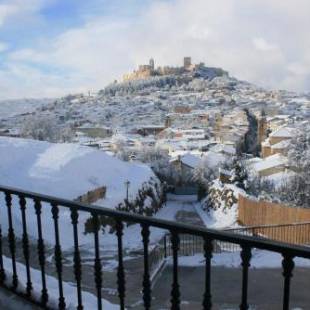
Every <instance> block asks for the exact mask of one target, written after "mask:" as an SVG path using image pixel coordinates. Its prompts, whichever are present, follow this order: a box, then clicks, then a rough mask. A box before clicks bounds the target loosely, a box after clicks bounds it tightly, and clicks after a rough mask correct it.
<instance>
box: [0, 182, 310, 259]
mask: <svg viewBox="0 0 310 310" xmlns="http://www.w3.org/2000/svg"><path fill="white" fill-rule="evenodd" d="M0 191H1V192H7V193H9V194H13V195H17V196H24V198H27V199H33V200H40V201H42V202H46V203H50V204H57V205H58V206H61V207H66V208H75V209H77V210H79V211H85V212H89V213H96V214H97V215H103V216H109V217H113V218H117V219H119V220H123V221H125V222H135V223H139V224H144V225H148V226H153V227H158V228H161V229H166V230H170V231H173V232H176V233H185V234H186V233H188V234H192V235H197V236H201V237H204V238H208V239H211V240H219V241H226V242H230V243H235V244H239V245H240V246H244V247H253V248H257V249H261V250H267V251H273V252H277V253H286V255H289V256H292V257H295V256H297V257H303V258H310V247H306V246H300V245H291V244H287V243H284V242H279V241H272V240H266V239H261V238H259V237H253V236H245V235H240V234H234V233H231V232H226V231H219V230H215V229H209V228H203V227H196V226H194V225H190V224H183V223H178V222H173V221H168V220H164V219H157V218H154V217H147V216H142V215H138V214H132V213H128V212H124V211H118V210H114V209H109V208H106V207H102V206H97V205H87V204H83V203H79V202H74V201H71V200H68V199H63V198H58V197H53V196H49V195H44V194H39V193H34V192H31V191H25V190H22V189H17V188H13V187H6V186H0Z"/></svg>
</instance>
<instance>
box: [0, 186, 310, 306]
mask: <svg viewBox="0 0 310 310" xmlns="http://www.w3.org/2000/svg"><path fill="white" fill-rule="evenodd" d="M1 192H2V193H3V194H4V195H5V205H4V206H3V205H1V206H0V207H1V208H0V209H1V211H0V216H1V218H2V220H6V221H7V224H8V232H7V236H8V239H7V240H8V243H9V250H10V257H11V261H12V265H11V268H10V270H7V269H5V268H4V263H3V255H2V254H3V252H2V247H3V241H4V239H3V238H2V231H1V230H0V286H1V287H5V288H7V289H9V290H11V291H12V292H13V293H14V294H18V295H20V296H22V297H24V298H26V299H27V300H28V301H31V302H33V303H36V304H38V305H40V306H41V307H42V308H48V300H49V291H48V288H47V283H46V276H47V275H46V250H45V249H46V247H45V241H44V238H43V230H42V218H41V217H42V204H43V203H44V208H48V209H49V210H50V216H51V218H52V221H53V224H54V225H53V229H54V235H55V236H54V237H55V238H54V239H55V243H54V251H55V267H56V276H57V278H58V295H59V296H58V309H65V308H66V301H67V298H68V296H65V294H64V290H63V273H62V267H63V255H62V249H61V236H60V234H59V211H60V210H61V209H62V208H65V209H67V210H69V211H70V213H71V223H69V222H68V223H67V225H70V226H71V228H72V236H73V238H72V246H73V248H74V265H73V273H74V275H75V283H74V284H75V286H76V295H77V304H76V308H77V309H79V310H81V309H83V299H82V285H81V281H82V278H83V273H82V268H81V254H80V247H79V234H78V229H79V226H78V220H79V214H80V213H81V212H86V213H88V214H89V216H90V217H91V218H92V221H93V225H94V226H93V227H94V229H93V232H92V233H91V234H92V235H93V244H92V245H89V246H90V247H91V246H93V248H94V257H93V265H94V275H93V283H94V285H95V288H96V292H97V308H98V309H102V288H103V278H102V263H103V262H102V255H101V253H100V251H101V250H100V239H99V233H100V225H99V217H100V216H104V217H109V218H112V219H113V221H114V222H115V224H116V225H115V229H116V230H115V233H116V236H117V244H118V248H117V254H118V267H117V292H118V302H119V307H120V309H125V304H126V289H127V288H126V272H125V268H124V258H123V233H124V223H127V222H130V223H137V224H139V225H141V242H142V244H143V266H144V271H143V281H142V283H141V292H142V293H141V294H142V299H143V306H144V308H145V309H150V308H151V304H152V289H151V277H150V265H151V262H150V255H149V248H150V247H149V245H150V233H151V231H150V228H151V227H157V228H160V229H163V230H165V231H167V232H168V233H169V234H170V236H171V238H170V241H169V244H167V242H166V251H168V249H169V251H170V252H169V253H170V254H171V256H172V263H173V266H172V272H173V278H172V283H171V309H175V310H176V309H180V305H181V293H180V285H179V275H178V273H179V268H178V258H179V255H180V254H182V252H183V253H188V252H187V251H188V248H187V245H188V239H186V238H185V239H182V238H180V236H181V235H190V236H194V241H193V244H195V246H194V247H193V249H195V250H197V249H199V250H201V247H202V245H203V250H202V251H203V255H204V257H205V282H204V284H203V285H204V294H203V295H202V296H201V304H202V308H203V309H211V308H212V295H211V260H212V254H213V251H216V250H217V249H216V243H217V242H224V243H227V244H233V245H237V246H239V247H240V248H241V253H240V255H241V262H242V263H241V265H242V280H241V281H242V287H241V292H240V293H241V300H240V309H248V307H249V305H248V271H249V266H250V261H251V251H252V249H253V248H257V249H261V250H267V251H271V252H276V253H280V254H281V255H282V256H283V261H282V267H283V273H282V274H283V277H284V291H283V309H285V310H286V309H289V301H290V288H291V277H292V275H293V269H294V258H295V257H303V258H307V259H310V248H307V247H302V246H297V245H289V244H285V243H281V242H276V241H271V240H265V239H263V238H257V237H252V236H246V235H241V234H236V233H232V232H227V231H216V230H212V229H206V228H201V227H196V226H193V225H185V224H181V223H176V222H171V221H166V220H160V219H156V218H152V217H145V216H139V215H134V214H129V213H126V212H121V211H116V210H111V209H108V208H103V207H99V206H89V205H85V204H81V203H76V202H72V201H69V200H65V199H59V198H56V197H50V196H46V195H41V194H36V193H31V192H26V191H22V190H18V189H14V188H8V187H0V193H1ZM13 198H15V199H16V198H18V205H19V209H20V210H19V211H20V221H21V224H22V230H23V238H22V245H23V246H22V248H23V255H24V261H25V271H26V275H27V287H26V289H25V290H21V289H20V288H18V285H19V284H18V283H19V280H18V279H19V274H18V273H17V268H16V265H17V261H16V236H15V230H14V229H15V227H14V226H13V223H14V222H13V220H12V210H13V208H17V207H18V205H16V204H15V203H14V204H13V203H12V199H13ZM14 201H15V200H14ZM29 201H33V203H34V208H35V211H36V213H35V214H36V222H37V232H38V240H37V254H36V255H37V257H38V260H39V266H40V271H41V287H42V290H41V294H40V298H39V300H38V299H37V298H36V297H37V296H35V294H34V292H33V285H32V278H31V273H30V261H29V237H28V230H27V229H28V225H27V220H26V219H27V217H26V214H27V212H28V211H29V205H28V203H27V202H29ZM14 211H15V214H16V211H17V210H16V209H15V210H14ZM45 211H46V210H45ZM195 238H198V239H199V240H200V241H199V242H198V241H196V239H195ZM198 239H197V240H198ZM190 242H192V241H190ZM32 254H35V253H32ZM11 274H12V277H11V276H10V275H11ZM89 285H90V284H89ZM223 302H225V296H223Z"/></svg>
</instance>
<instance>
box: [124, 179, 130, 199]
mask: <svg viewBox="0 0 310 310" xmlns="http://www.w3.org/2000/svg"><path fill="white" fill-rule="evenodd" d="M124 184H125V186H126V200H127V202H128V196H129V185H130V181H129V180H127V181H126V182H125V183H124Z"/></svg>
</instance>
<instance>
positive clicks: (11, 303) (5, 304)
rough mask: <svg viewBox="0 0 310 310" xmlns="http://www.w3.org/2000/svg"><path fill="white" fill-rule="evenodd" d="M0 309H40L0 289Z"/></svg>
mask: <svg viewBox="0 0 310 310" xmlns="http://www.w3.org/2000/svg"><path fill="white" fill-rule="evenodd" d="M0 309H3V310H4V309H5V310H21V309H23V310H39V309H41V308H39V307H37V306H35V305H32V304H31V303H28V302H27V301H26V300H24V299H23V298H21V297H19V296H17V295H14V294H13V293H11V292H9V291H8V290H6V289H4V288H0Z"/></svg>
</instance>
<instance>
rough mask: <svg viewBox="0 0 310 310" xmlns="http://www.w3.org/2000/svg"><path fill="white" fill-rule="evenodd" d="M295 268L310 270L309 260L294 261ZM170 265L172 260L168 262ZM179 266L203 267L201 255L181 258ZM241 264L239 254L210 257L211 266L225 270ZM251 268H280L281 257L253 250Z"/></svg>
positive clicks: (215, 254) (203, 259)
mask: <svg viewBox="0 0 310 310" xmlns="http://www.w3.org/2000/svg"><path fill="white" fill-rule="evenodd" d="M294 262H295V265H296V267H307V268H310V260H309V259H303V258H295V259H294ZM168 263H169V264H172V260H170V259H169V260H168ZM178 264H179V266H183V267H197V266H204V265H205V258H204V256H203V254H195V255H194V256H182V257H179V260H178ZM240 264H241V258H240V252H234V253H228V252H227V253H214V254H213V257H212V266H223V267H227V268H238V267H240ZM251 267H252V268H282V256H281V255H280V254H278V253H273V252H269V251H262V250H257V249H255V250H253V251H252V259H251Z"/></svg>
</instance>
